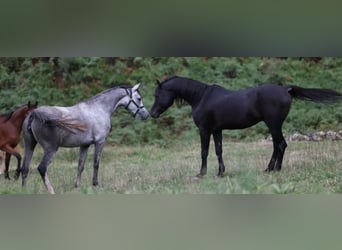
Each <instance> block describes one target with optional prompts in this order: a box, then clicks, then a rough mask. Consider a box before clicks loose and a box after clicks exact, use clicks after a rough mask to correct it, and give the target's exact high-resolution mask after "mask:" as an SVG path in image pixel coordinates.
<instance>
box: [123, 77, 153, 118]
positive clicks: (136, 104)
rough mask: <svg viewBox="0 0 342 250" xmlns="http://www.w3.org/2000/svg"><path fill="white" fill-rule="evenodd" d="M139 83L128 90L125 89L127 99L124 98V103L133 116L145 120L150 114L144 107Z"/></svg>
mask: <svg viewBox="0 0 342 250" xmlns="http://www.w3.org/2000/svg"><path fill="white" fill-rule="evenodd" d="M140 84H141V83H138V84H136V85H134V87H132V88H130V91H129V90H126V93H127V96H128V97H129V98H125V99H127V101H126V100H125V102H126V103H125V104H124V105H125V107H126V109H127V110H129V111H130V112H131V113H132V115H133V116H134V117H136V116H138V117H139V118H140V119H141V120H146V119H147V118H148V117H149V115H150V114H149V112H148V111H147V109H146V108H145V107H144V104H143V101H142V97H141V94H140V92H139V87H140Z"/></svg>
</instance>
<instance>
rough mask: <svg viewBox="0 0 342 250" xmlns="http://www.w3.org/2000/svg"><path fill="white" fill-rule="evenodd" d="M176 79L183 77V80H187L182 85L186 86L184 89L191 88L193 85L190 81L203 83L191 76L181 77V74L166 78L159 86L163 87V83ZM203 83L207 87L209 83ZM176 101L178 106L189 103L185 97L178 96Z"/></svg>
mask: <svg viewBox="0 0 342 250" xmlns="http://www.w3.org/2000/svg"><path fill="white" fill-rule="evenodd" d="M175 79H183V80H184V81H185V84H184V86H182V88H184V89H188V88H191V87H190V86H189V83H190V82H197V83H201V82H199V81H197V80H194V79H191V78H185V77H181V76H171V77H170V78H168V79H166V80H164V81H163V82H161V83H160V84H159V86H161V87H162V85H164V84H166V83H168V82H169V81H172V80H175ZM201 84H203V85H204V86H205V87H207V86H208V85H206V84H204V83H201ZM194 93H195V92H194ZM175 103H176V105H177V106H178V107H182V106H184V105H186V104H187V101H186V100H184V99H183V98H181V97H176V98H175Z"/></svg>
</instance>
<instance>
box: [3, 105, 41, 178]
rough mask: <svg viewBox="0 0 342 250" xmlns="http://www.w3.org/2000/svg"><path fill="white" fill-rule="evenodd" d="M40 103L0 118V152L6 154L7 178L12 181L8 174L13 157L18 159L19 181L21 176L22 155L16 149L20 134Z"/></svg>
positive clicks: (23, 107)
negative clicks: (28, 116) (27, 117)
mask: <svg viewBox="0 0 342 250" xmlns="http://www.w3.org/2000/svg"><path fill="white" fill-rule="evenodd" d="M37 105H38V102H36V103H35V104H34V105H32V104H31V103H30V102H28V103H27V104H25V105H23V106H21V107H20V108H18V109H16V110H15V111H13V112H11V113H7V114H4V115H2V116H0V117H1V118H0V122H1V123H0V150H2V151H4V152H5V153H6V156H5V178H6V179H10V177H9V174H8V168H9V163H10V159H11V155H14V156H15V157H16V158H17V161H18V166H17V170H16V173H15V178H16V179H17V178H18V177H19V175H20V163H21V155H20V154H19V152H18V151H17V150H16V149H15V147H16V146H17V145H18V143H19V141H20V133H21V127H22V125H23V122H24V120H25V118H26V116H27V114H28V113H30V112H31V111H32V110H34V109H36V108H37Z"/></svg>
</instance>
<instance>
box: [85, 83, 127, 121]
mask: <svg viewBox="0 0 342 250" xmlns="http://www.w3.org/2000/svg"><path fill="white" fill-rule="evenodd" d="M124 96H126V92H125V90H124V89H121V88H115V89H112V90H110V91H107V92H105V93H101V94H100V95H99V96H98V97H95V98H94V97H93V98H91V99H89V101H87V103H88V104H89V107H92V108H94V109H102V110H104V111H105V112H106V113H108V114H109V115H110V114H112V113H113V112H114V111H115V110H116V109H117V108H118V107H119V106H120V100H121V99H122V98H123V97H124Z"/></svg>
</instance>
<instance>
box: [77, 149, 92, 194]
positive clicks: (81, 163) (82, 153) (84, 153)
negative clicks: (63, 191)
mask: <svg viewBox="0 0 342 250" xmlns="http://www.w3.org/2000/svg"><path fill="white" fill-rule="evenodd" d="M88 148H89V146H81V147H80V159H79V160H78V172H77V177H76V181H75V187H76V188H77V187H79V186H80V181H81V175H82V172H83V170H84V163H85V160H86V159H87V153H88Z"/></svg>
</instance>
